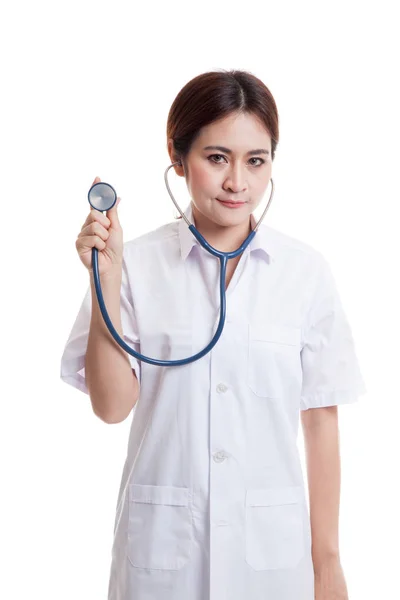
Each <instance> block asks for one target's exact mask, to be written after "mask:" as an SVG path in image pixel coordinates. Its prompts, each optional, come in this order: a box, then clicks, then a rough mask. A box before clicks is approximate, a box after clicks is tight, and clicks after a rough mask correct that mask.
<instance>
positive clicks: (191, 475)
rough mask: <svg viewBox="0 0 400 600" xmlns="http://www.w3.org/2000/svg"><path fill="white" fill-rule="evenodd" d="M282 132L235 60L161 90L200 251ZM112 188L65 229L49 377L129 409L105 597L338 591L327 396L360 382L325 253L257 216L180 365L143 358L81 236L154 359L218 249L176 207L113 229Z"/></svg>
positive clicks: (241, 216)
mask: <svg viewBox="0 0 400 600" xmlns="http://www.w3.org/2000/svg"><path fill="white" fill-rule="evenodd" d="M278 139H279V130H278V111H277V107H276V104H275V101H274V99H273V97H272V94H271V92H270V91H269V89H268V88H267V87H266V86H265V85H264V83H263V82H262V81H260V80H259V79H258V78H256V77H255V76H254V75H252V74H250V73H249V72H245V71H223V70H221V71H215V72H208V73H203V74H201V75H199V76H197V77H195V78H194V79H192V80H191V81H189V82H188V83H187V84H186V85H185V86H184V87H183V89H182V90H181V91H180V92H179V93H178V95H177V97H176V98H175V100H174V102H173V104H172V106H171V108H170V111H169V115H168V122H167V145H168V153H169V156H170V159H171V162H177V163H178V164H177V165H176V166H175V173H176V174H177V175H178V176H180V177H185V181H186V185H187V188H188V191H189V193H190V198H191V201H190V203H189V204H188V205H187V208H186V211H185V214H186V216H187V217H188V218H189V220H190V222H191V223H194V224H195V226H196V228H197V229H198V231H199V232H200V233H201V234H202V235H203V236H204V238H205V239H206V240H207V241H208V242H209V243H210V244H211V245H212V246H214V247H215V248H216V249H218V250H221V251H224V252H228V251H233V250H236V249H237V248H239V247H240V245H241V244H242V243H243V241H244V240H245V239H246V237H247V236H248V234H249V233H250V231H251V230H252V229H253V228H254V226H255V223H256V221H255V218H254V215H253V212H254V210H255V209H256V208H257V207H258V206H259V204H260V203H261V202H262V199H263V197H264V195H265V193H266V190H267V187H268V186H269V182H270V179H271V173H272V162H273V160H274V156H275V151H276V147H277V144H278ZM99 181H100V179H99V178H97V177H96V179H95V180H94V182H93V183H97V182H99ZM268 195H269V194H268V193H267V197H268ZM119 201H120V199H119V198H118V200H117V203H116V204H115V205H114V206H113V207H112V208H111V209H110V210H109V211H107V215H104V214H103V213H102V212H99V211H97V210H91V211H90V212H89V214H88V216H87V218H86V220H85V222H84V223H83V226H82V228H81V231H80V233H79V234H78V237H77V240H76V249H77V251H78V254H79V257H80V259H81V261H82V263H83V264H84V266H85V267H86V268H87V269H88V272H89V278H90V285H89V287H88V290H87V292H86V295H85V297H84V300H83V303H82V306H81V308H80V311H79V313H78V316H77V318H76V320H75V323H74V325H73V327H72V330H71V334H70V336H69V339H68V341H67V344H66V347H65V350H64V353H63V356H62V361H61V377H62V379H63V380H64V381H65V382H67V383H69V384H71V385H73V386H75V387H76V388H78V389H80V390H81V391H83V392H84V393H86V394H89V396H90V400H91V403H92V407H93V411H94V413H95V414H96V415H97V416H98V417H99V418H100V419H102V420H103V421H105V422H106V423H120V422H121V421H123V420H124V419H126V418H127V417H128V416H129V415H130V414H131V411H132V409H133V408H134V407H135V410H134V417H133V419H132V424H131V430H130V435H129V443H128V450H127V456H126V461H125V465H124V469H123V473H122V478H121V485H120V490H119V494H118V502H117V508H116V517H115V527H114V542H113V548H112V564H111V572H110V580H109V591H108V598H109V600H145V599H146V600H147V599H148V598H154V599H157V600H182V599H189V598H190V600H243V599H244V598H246V600H267V599H270V600H294V599H296V600H314V598H315V599H316V600H333V599H335V600H345V599H347V597H348V596H347V591H346V583H345V579H344V574H343V571H342V567H341V562H340V556H339V544H338V515H339V490H340V463H339V443H338V440H339V435H338V415H337V406H338V405H340V404H345V403H348V402H353V401H355V400H356V399H357V397H358V395H359V394H362V393H364V392H365V391H366V390H365V385H364V381H363V378H362V375H361V372H360V370H359V365H358V361H357V357H356V353H355V348H354V342H353V338H352V334H351V330H350V326H349V323H348V321H347V318H346V315H345V313H344V310H343V307H342V305H341V302H340V298H339V294H338V292H337V290H336V286H335V280H334V278H333V275H332V273H331V270H330V268H329V265H328V263H327V261H326V260H325V259H324V257H323V256H322V254H321V253H320V252H318V251H317V250H315V249H314V248H312V247H311V246H309V245H308V244H305V243H304V242H301V241H299V240H296V239H294V238H292V237H289V236H288V235H285V234H283V233H281V232H279V231H277V230H275V229H273V228H271V227H269V226H267V225H263V224H262V225H261V226H260V227H259V229H258V231H257V233H256V235H255V237H254V238H253V239H252V241H251V243H250V244H249V246H247V247H246V249H245V250H244V251H243V252H242V254H240V255H239V256H238V257H237V258H235V259H230V260H229V261H228V266H227V271H226V281H225V289H226V302H227V305H226V321H225V326H224V329H223V332H222V335H221V337H220V339H219V340H218V342H217V344H216V345H215V346H214V348H213V349H212V350H211V351H210V352H209V353H208V354H206V355H205V356H203V357H202V358H201V359H199V360H197V361H194V362H191V363H189V364H184V365H179V366H173V367H164V366H157V365H153V364H148V363H146V362H144V361H139V360H137V359H136V358H135V357H133V356H132V355H129V354H128V353H126V352H125V351H124V350H123V349H122V348H121V347H120V346H119V345H118V344H117V343H116V341H115V340H114V338H113V337H112V335H111V334H110V332H109V330H108V329H107V327H106V324H105V322H104V319H103V316H102V314H101V312H100V309H99V306H98V302H97V298H96V293H95V287H94V281H93V272H92V248H93V247H96V248H97V249H98V252H99V254H98V264H99V274H100V279H101V286H102V291H103V297H104V301H105V305H106V307H107V311H108V314H109V316H110V318H111V321H112V323H113V325H114V327H115V328H116V330H117V331H118V333H119V335H120V336H121V337H123V339H124V341H125V342H126V343H127V344H129V345H130V346H131V347H132V348H133V349H135V350H137V351H138V352H141V354H143V355H144V356H149V357H154V358H159V359H165V360H174V359H178V358H179V359H180V358H186V357H189V356H192V355H193V354H195V353H197V352H199V351H200V350H201V349H203V348H204V347H205V346H206V345H207V344H208V343H209V341H210V340H211V338H212V337H213V333H214V328H215V326H216V324H217V323H218V320H219V302H220V297H219V272H220V264H219V261H218V259H217V258H216V257H214V256H212V255H210V254H209V253H208V252H207V251H206V250H205V249H204V248H203V247H202V246H201V245H200V244H199V242H198V241H197V240H196V239H195V237H194V236H193V235H192V233H191V232H190V230H189V229H188V226H187V224H186V223H185V222H184V220H183V219H182V220H179V221H174V222H171V223H167V224H165V225H163V226H162V227H159V228H157V229H156V230H154V231H151V232H149V233H147V234H145V235H142V236H140V237H139V238H136V239H133V240H130V241H128V242H127V243H123V236H122V228H121V224H120V222H119V218H118V204H119ZM227 201H229V202H231V204H229V203H228V202H227ZM148 202H149V210H151V198H149V199H148ZM299 417H301V424H302V427H303V432H304V439H305V444H306V455H307V472H308V488H309V489H308V500H309V507H310V509H309V510H308V508H307V499H306V492H305V486H304V480H303V473H302V469H301V465H300V460H299V453H298V448H297V441H296V439H297V430H298V424H299ZM148 424H149V427H148V428H147V430H146V426H147V425H148ZM144 434H145V435H144Z"/></svg>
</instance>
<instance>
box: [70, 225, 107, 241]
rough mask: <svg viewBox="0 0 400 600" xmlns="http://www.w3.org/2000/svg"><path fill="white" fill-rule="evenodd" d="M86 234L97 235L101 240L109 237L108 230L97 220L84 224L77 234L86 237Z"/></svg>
mask: <svg viewBox="0 0 400 600" xmlns="http://www.w3.org/2000/svg"><path fill="white" fill-rule="evenodd" d="M88 235H98V236H99V237H100V238H101V239H102V240H104V241H106V240H108V238H109V237H110V232H109V231H108V230H107V229H106V228H105V227H103V226H102V225H101V224H100V223H99V222H98V221H94V222H93V223H89V224H88V225H86V227H84V228H83V229H82V230H81V232H80V233H79V234H78V237H86V236H88Z"/></svg>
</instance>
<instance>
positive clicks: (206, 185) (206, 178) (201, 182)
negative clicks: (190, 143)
mask: <svg viewBox="0 0 400 600" xmlns="http://www.w3.org/2000/svg"><path fill="white" fill-rule="evenodd" d="M190 174H191V182H192V187H193V188H195V189H200V188H201V189H203V190H204V191H207V190H210V189H211V188H212V187H213V186H215V182H213V179H212V177H211V174H210V173H209V172H208V171H207V169H205V168H204V167H200V166H196V165H194V166H193V167H192V169H191V173H190Z"/></svg>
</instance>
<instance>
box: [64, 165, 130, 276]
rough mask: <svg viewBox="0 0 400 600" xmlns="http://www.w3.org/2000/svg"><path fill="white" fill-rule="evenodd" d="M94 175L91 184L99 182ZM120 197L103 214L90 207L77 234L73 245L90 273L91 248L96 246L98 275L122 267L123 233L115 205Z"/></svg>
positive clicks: (98, 178)
mask: <svg viewBox="0 0 400 600" xmlns="http://www.w3.org/2000/svg"><path fill="white" fill-rule="evenodd" d="M100 181H101V179H100V177H96V178H95V180H94V181H93V183H92V185H94V184H95V183H99V182H100ZM120 200H121V198H119V197H118V198H117V201H116V203H115V204H114V206H113V207H112V208H111V209H110V210H108V211H107V214H106V215H104V214H103V213H102V212H101V211H99V210H96V209H95V208H92V209H91V211H90V212H89V214H88V216H87V218H86V221H85V222H84V224H83V225H82V228H81V231H80V233H79V234H78V236H77V239H76V242H75V246H76V249H77V251H78V254H79V258H80V259H81V261H82V262H83V264H84V265H85V267H86V268H87V269H88V271H89V272H90V274H91V275H92V271H93V269H92V248H94V247H95V248H97V250H98V251H99V254H98V264H99V275H100V276H101V275H105V274H109V273H111V272H114V271H115V270H121V269H122V257H123V248H124V243H123V234H122V227H121V224H120V222H119V218H118V212H117V207H118V204H119V203H120Z"/></svg>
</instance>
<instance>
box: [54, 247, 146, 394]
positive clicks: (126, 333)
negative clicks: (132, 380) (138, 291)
mask: <svg viewBox="0 0 400 600" xmlns="http://www.w3.org/2000/svg"><path fill="white" fill-rule="evenodd" d="M91 296H92V293H91V288H90V285H89V286H88V288H87V290H86V293H85V296H84V298H83V301H82V304H81V306H80V309H79V311H78V314H77V316H76V319H75V322H74V324H73V326H72V329H71V332H70V334H69V337H68V339H67V342H66V345H65V347H64V351H63V354H62V357H61V369H60V377H61V379H62V380H63V381H65V383H68V384H70V385H72V386H74V387H76V388H77V389H78V390H81V391H82V392H84V393H85V394H89V390H88V388H87V386H86V380H85V354H86V349H87V343H88V338H89V329H90V319H91V312H92V298H91ZM95 301H96V302H97V298H95ZM120 302H121V324H122V332H123V336H122V337H123V339H124V341H125V342H126V343H127V344H128V345H129V346H130V347H131V348H132V349H133V350H135V351H136V352H140V340H139V335H138V327H137V321H136V316H135V310H134V307H133V302H132V294H131V292H130V287H129V283H128V277H127V270H126V254H125V252H124V260H123V266H122V280H121V301H120ZM127 356H128V358H129V361H130V363H131V367H132V369H134V370H135V373H136V377H137V379H138V380H139V381H140V377H141V368H140V361H139V360H137V359H136V358H135V357H134V356H132V355H131V354H129V353H128V352H127Z"/></svg>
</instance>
